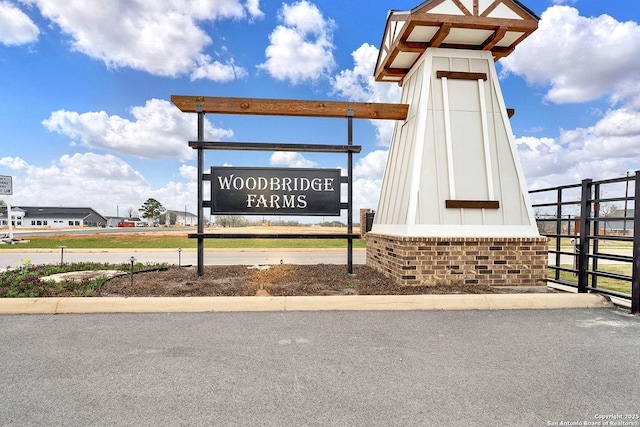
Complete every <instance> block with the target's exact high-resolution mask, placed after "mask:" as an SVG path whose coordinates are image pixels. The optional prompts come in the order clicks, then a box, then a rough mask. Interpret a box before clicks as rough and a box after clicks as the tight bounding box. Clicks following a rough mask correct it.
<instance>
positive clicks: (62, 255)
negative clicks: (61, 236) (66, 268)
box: [58, 245, 66, 265]
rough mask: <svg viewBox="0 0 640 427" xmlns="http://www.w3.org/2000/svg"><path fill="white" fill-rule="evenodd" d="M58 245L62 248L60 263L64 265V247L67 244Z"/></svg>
mask: <svg viewBox="0 0 640 427" xmlns="http://www.w3.org/2000/svg"><path fill="white" fill-rule="evenodd" d="M58 247H59V248H60V265H64V248H66V246H65V245H60V246H58Z"/></svg>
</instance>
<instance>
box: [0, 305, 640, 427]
mask: <svg viewBox="0 0 640 427" xmlns="http://www.w3.org/2000/svg"><path fill="white" fill-rule="evenodd" d="M0 324H1V325H2V326H1V327H0V342H1V343H2V345H0V360H2V370H1V371H0V402H2V404H0V424H1V425H3V426H40V425H42V426H44V425H47V426H49V425H70V426H71V425H72V426H81V425H82V426H85V425H92V426H102V425H105V426H106V425H109V426H112V425H118V426H157V425H163V426H179V425H184V426H187V425H189V426H191V425H212V426H236V425H237V426H414V425H415V426H549V425H635V426H637V425H640V420H639V419H638V418H637V417H638V414H639V413H640V403H639V401H638V396H640V382H639V381H638V378H640V364H638V354H640V318H639V317H633V316H630V315H628V314H626V313H624V312H621V311H618V310H615V309H590V310H583V309H574V310H527V311H441V312H437V311H436V312H433V311H424V312H423V311H413V312H394V311H391V312H277V313H217V314H214V313H201V314H176V313H174V314H143V315H134V314H117V315H114V314H111V315H109V314H103V315H56V316H48V315H10V316H0ZM625 416H627V417H628V418H618V417H625ZM607 417H608V418H607ZM614 417H615V418H614ZM611 420H615V421H617V422H620V421H625V422H627V423H628V424H613V423H611V424H604V422H605V421H611ZM586 422H591V423H598V422H600V424H587V423H586ZM561 423H565V424H561ZM567 423H575V424H567ZM578 423H580V424H578Z"/></svg>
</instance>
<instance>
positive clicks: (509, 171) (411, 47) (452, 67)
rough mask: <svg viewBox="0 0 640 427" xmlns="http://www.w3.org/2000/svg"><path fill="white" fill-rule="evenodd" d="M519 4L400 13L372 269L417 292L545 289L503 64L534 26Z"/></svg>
mask: <svg viewBox="0 0 640 427" xmlns="http://www.w3.org/2000/svg"><path fill="white" fill-rule="evenodd" d="M537 25H538V17H537V16H536V15H535V14H534V13H533V12H532V11H530V10H529V9H528V8H526V7H525V6H524V5H523V4H522V3H521V2H519V1H516V0H495V1H494V0H430V1H425V2H423V3H421V4H420V5H418V6H416V7H415V8H413V9H412V10H409V11H391V12H390V13H389V16H388V18H387V24H386V28H385V32H384V36H383V39H382V45H381V47H380V52H379V57H378V61H377V65H376V70H375V77H376V80H377V81H381V82H395V83H397V84H400V85H401V86H402V99H401V103H403V104H408V105H409V112H408V116H407V119H406V120H403V121H398V122H397V123H396V127H395V130H394V133H393V138H392V141H391V146H390V149H389V158H388V160H387V165H386V169H385V174H384V178H383V181H382V188H381V194H380V200H379V203H378V207H377V210H376V213H375V219H374V222H373V227H372V229H371V232H369V233H368V234H367V264H369V265H371V266H373V267H375V268H376V269H378V270H380V271H382V272H383V273H385V274H387V275H388V276H390V277H394V278H397V279H398V280H399V281H400V282H402V283H403V284H407V285H416V284H447V283H456V284H483V285H537V284H544V282H545V279H546V265H547V239H546V238H542V237H540V235H539V233H538V230H537V226H536V222H535V218H534V215H533V212H532V209H531V203H530V201H529V197H528V191H527V187H526V183H525V180H524V176H523V172H522V168H521V165H520V161H519V159H518V154H517V150H516V145H515V138H514V136H513V133H512V130H511V126H510V123H509V118H510V116H511V115H512V114H513V111H511V110H508V109H507V108H506V106H505V102H504V99H503V97H502V91H501V89H500V84H499V81H498V75H497V72H496V68H495V65H494V62H495V61H496V60H498V59H500V58H502V57H504V56H507V55H508V54H509V53H511V52H512V51H513V50H514V49H515V48H516V45H517V44H518V43H520V42H521V41H522V40H524V39H525V38H526V37H527V36H528V35H530V34H531V33H532V32H533V31H535V30H536V28H537Z"/></svg>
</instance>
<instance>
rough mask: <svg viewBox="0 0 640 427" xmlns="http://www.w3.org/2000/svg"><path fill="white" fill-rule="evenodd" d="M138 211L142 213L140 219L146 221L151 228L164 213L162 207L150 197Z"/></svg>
mask: <svg viewBox="0 0 640 427" xmlns="http://www.w3.org/2000/svg"><path fill="white" fill-rule="evenodd" d="M138 210H139V211H140V212H142V218H145V219H146V220H147V222H148V223H149V226H153V225H154V224H155V223H156V222H157V221H158V220H159V219H160V215H162V214H163V213H164V212H165V211H166V209H165V208H164V206H162V204H161V203H160V202H159V201H157V200H156V199H154V198H152V197H150V198H148V199H147V201H146V202H144V204H143V205H142V206H141V207H140V208H139V209H138Z"/></svg>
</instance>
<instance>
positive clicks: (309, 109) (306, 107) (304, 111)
mask: <svg viewBox="0 0 640 427" xmlns="http://www.w3.org/2000/svg"><path fill="white" fill-rule="evenodd" d="M171 102H173V103H174V104H175V106H176V107H178V108H179V109H180V111H182V112H184V113H195V112H197V110H196V106H197V105H198V104H199V105H200V106H201V107H202V112H203V113H209V114H245V115H259V116H260V115H261V116H298V117H333V118H345V117H347V112H348V110H349V109H350V108H352V109H353V118H354V119H369V120H375V119H377V120H404V119H406V118H407V114H408V112H409V105H407V104H384V103H374V102H340V101H300V100H291V99H266V98H228V97H211V96H184V95H171Z"/></svg>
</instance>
